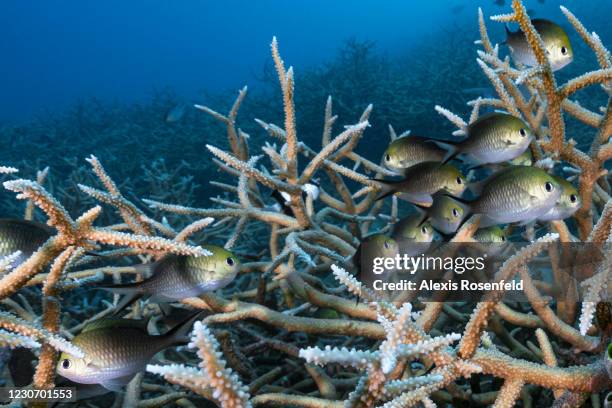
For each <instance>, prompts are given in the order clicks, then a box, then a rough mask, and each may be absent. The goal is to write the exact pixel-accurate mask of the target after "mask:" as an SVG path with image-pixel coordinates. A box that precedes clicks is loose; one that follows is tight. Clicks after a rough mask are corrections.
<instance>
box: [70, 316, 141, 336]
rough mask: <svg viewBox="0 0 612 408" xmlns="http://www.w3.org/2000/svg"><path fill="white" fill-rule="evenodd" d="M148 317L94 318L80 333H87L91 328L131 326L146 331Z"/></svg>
mask: <svg viewBox="0 0 612 408" xmlns="http://www.w3.org/2000/svg"><path fill="white" fill-rule="evenodd" d="M149 319H150V318H147V319H139V320H136V319H125V318H122V317H107V318H103V319H98V320H94V321H93V322H90V323H88V324H87V325H86V326H85V327H83V330H81V333H87V332H90V331H93V330H100V329H119V328H131V329H139V330H143V331H147V326H148V325H149Z"/></svg>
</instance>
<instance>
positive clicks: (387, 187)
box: [370, 179, 401, 201]
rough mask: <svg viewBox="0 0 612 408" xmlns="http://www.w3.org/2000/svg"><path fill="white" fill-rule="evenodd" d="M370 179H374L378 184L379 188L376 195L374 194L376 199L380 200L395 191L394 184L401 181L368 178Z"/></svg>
mask: <svg viewBox="0 0 612 408" xmlns="http://www.w3.org/2000/svg"><path fill="white" fill-rule="evenodd" d="M370 180H371V181H375V182H377V183H378V184H379V187H380V190H379V191H378V195H377V196H376V201H378V200H382V199H383V198H385V197H388V196H390V195H391V194H393V193H395V190H396V188H395V187H396V186H397V185H398V184H399V183H401V181H395V180H383V179H370Z"/></svg>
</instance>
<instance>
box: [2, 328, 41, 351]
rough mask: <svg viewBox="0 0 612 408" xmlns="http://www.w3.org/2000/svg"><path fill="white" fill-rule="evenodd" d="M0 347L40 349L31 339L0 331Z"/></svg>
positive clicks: (37, 343)
mask: <svg viewBox="0 0 612 408" xmlns="http://www.w3.org/2000/svg"><path fill="white" fill-rule="evenodd" d="M0 347H8V348H12V349H13V348H17V347H25V348H30V349H36V348H40V343H39V342H37V341H36V340H33V339H32V337H28V336H24V335H21V334H15V333H11V332H8V331H6V330H2V329H0Z"/></svg>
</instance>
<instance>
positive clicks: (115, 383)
mask: <svg viewBox="0 0 612 408" xmlns="http://www.w3.org/2000/svg"><path fill="white" fill-rule="evenodd" d="M135 375H136V374H130V375H126V376H124V377H117V378H111V379H108V380H105V381H102V382H100V385H101V386H103V387H104V388H106V389H107V390H111V391H114V392H121V391H122V390H123V387H124V386H125V385H126V384H127V383H129V382H130V381H132V378H134V376H135Z"/></svg>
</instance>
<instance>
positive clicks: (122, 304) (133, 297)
mask: <svg viewBox="0 0 612 408" xmlns="http://www.w3.org/2000/svg"><path fill="white" fill-rule="evenodd" d="M143 296H144V294H142V293H138V292H131V293H127V294H126V295H125V296H123V297H122V298H121V299H119V302H118V303H117V306H115V311H114V312H113V314H112V315H113V316H117V315H118V314H119V313H121V312H122V311H123V310H124V309H125V308H126V307H128V306H129V305H131V304H132V303H134V302H136V301H137V300H138V299H140V298H141V297H143Z"/></svg>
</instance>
